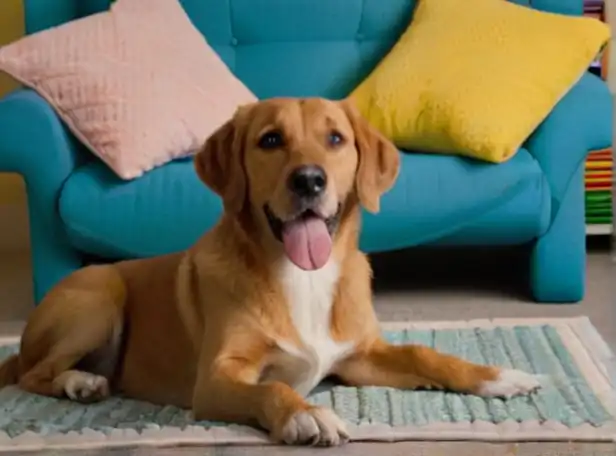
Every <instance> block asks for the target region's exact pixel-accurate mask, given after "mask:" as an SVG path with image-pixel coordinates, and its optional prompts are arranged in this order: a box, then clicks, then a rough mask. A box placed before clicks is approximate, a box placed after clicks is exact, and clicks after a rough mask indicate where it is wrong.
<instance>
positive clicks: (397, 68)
mask: <svg viewBox="0 0 616 456" xmlns="http://www.w3.org/2000/svg"><path fill="white" fill-rule="evenodd" d="M609 36H610V31H609V28H608V27H607V26H606V25H605V24H603V23H601V22H600V21H598V20H596V19H590V18H584V17H571V16H564V15H559V14H551V13H546V12H541V11H537V10H533V9H530V8H527V7H524V6H520V5H516V4H514V3H510V2H508V1H505V0H419V2H418V5H417V7H416V10H415V13H414V15H413V20H412V23H411V25H410V26H409V27H408V29H407V30H406V31H405V32H404V33H403V34H402V36H401V38H400V40H399V41H398V42H397V43H396V45H395V46H394V47H393V49H392V50H391V51H390V53H389V54H388V55H387V56H386V57H385V58H384V59H383V60H382V61H381V62H380V63H379V65H378V66H377V67H376V68H375V69H374V71H373V72H372V74H370V75H369V76H368V77H367V78H366V79H365V80H364V81H363V82H362V83H361V84H360V85H359V86H358V87H357V89H356V90H355V91H354V92H353V93H352V94H351V97H352V98H353V99H354V101H355V103H356V105H357V107H358V108H359V110H360V111H361V112H362V113H363V114H364V116H366V117H367V118H368V120H369V121H370V122H371V123H372V124H373V125H374V126H375V127H376V128H378V129H379V130H380V131H381V132H382V133H383V134H384V135H385V136H387V137H388V138H389V139H391V140H392V141H393V142H395V143H396V145H398V147H401V148H404V149H407V150H418V151H425V152H437V153H453V154H460V155H466V156H470V157H474V158H477V159H482V160H486V161H490V162H502V161H505V160H507V159H508V158H510V157H511V156H512V155H513V154H515V152H516V151H517V150H518V148H519V147H520V146H521V145H522V143H523V142H524V141H525V140H526V138H527V137H528V136H529V135H530V134H531V133H532V132H533V130H534V129H535V128H536V127H537V126H538V125H539V124H540V123H541V122H542V121H543V119H544V118H545V117H546V116H547V115H548V114H549V112H550V111H551V110H552V108H553V107H554V106H555V105H556V103H557V102H558V101H559V100H560V99H561V98H562V97H563V96H564V95H565V94H566V93H567V91H568V90H569V89H570V88H571V87H572V86H573V85H574V84H575V83H576V82H577V81H578V80H579V79H580V77H581V76H582V75H583V74H584V72H585V71H586V70H587V68H588V66H589V65H590V63H591V62H592V61H593V59H594V58H595V57H596V56H597V54H598V53H599V52H600V50H601V49H602V47H603V46H604V45H605V44H606V42H607V41H608V39H609Z"/></svg>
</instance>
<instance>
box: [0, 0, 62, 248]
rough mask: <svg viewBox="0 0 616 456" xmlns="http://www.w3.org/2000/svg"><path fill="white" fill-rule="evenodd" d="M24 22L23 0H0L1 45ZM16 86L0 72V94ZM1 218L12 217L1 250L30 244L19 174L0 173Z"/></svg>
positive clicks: (20, 32) (14, 35)
mask: <svg viewBox="0 0 616 456" xmlns="http://www.w3.org/2000/svg"><path fill="white" fill-rule="evenodd" d="M51 1H53V0H51ZM24 26H25V23H24V14H23V4H22V0H0V46H2V45H4V44H6V43H10V42H11V41H14V40H15V39H17V38H19V37H20V36H22V35H23V34H24ZM17 87H19V85H18V84H17V82H16V81H14V80H13V79H12V78H10V77H9V76H7V75H6V74H4V73H0V97H2V96H4V95H5V94H6V93H8V92H10V91H12V90H14V89H16V88H17ZM0 141H1V138H0ZM0 220H10V221H11V222H10V223H2V227H0V230H1V231H0V250H19V249H23V248H24V247H27V243H28V239H27V235H26V234H27V211H26V192H25V186H24V183H23V180H22V179H21V177H20V176H19V175H16V174H8V173H0Z"/></svg>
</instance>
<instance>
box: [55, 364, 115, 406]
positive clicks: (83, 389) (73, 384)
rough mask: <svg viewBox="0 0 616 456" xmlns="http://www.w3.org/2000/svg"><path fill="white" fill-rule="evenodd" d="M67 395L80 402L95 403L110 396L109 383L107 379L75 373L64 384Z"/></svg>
mask: <svg viewBox="0 0 616 456" xmlns="http://www.w3.org/2000/svg"><path fill="white" fill-rule="evenodd" d="M64 391H65V392H66V395H67V396H68V397H69V398H70V399H72V400H74V401H78V402H94V401H99V400H101V399H104V398H105V397H107V396H109V383H108V382H107V379H106V378H105V377H101V376H100V375H94V374H90V373H87V372H78V371H74V372H71V374H70V375H69V376H68V377H67V378H66V381H65V383H64Z"/></svg>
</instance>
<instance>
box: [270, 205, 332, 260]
mask: <svg viewBox="0 0 616 456" xmlns="http://www.w3.org/2000/svg"><path fill="white" fill-rule="evenodd" d="M341 208H342V206H341V205H339V206H338V209H337V211H336V213H335V214H334V215H332V216H330V217H323V216H322V215H320V214H319V213H317V212H316V211H314V210H312V209H307V210H305V211H302V212H300V213H299V214H297V215H295V216H294V217H293V218H290V219H289V220H282V219H280V218H279V217H277V216H276V215H275V214H274V212H273V211H272V209H271V208H270V207H269V205H267V204H266V205H265V206H263V212H264V213H265V216H266V218H267V222H268V223H269V226H270V229H271V230H272V234H273V235H274V237H275V238H276V239H277V240H279V241H280V242H282V245H283V247H284V251H285V254H286V255H287V257H288V258H289V260H291V261H292V262H293V263H294V264H295V265H296V266H297V267H298V268H301V269H304V270H306V271H313V270H316V269H320V268H322V267H323V266H324V265H325V263H327V260H329V256H330V254H331V250H332V236H333V235H334V233H335V232H336V229H337V228H338V222H339V220H340V212H341Z"/></svg>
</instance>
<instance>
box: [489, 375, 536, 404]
mask: <svg viewBox="0 0 616 456" xmlns="http://www.w3.org/2000/svg"><path fill="white" fill-rule="evenodd" d="M540 378H541V377H540V376H539V375H534V374H529V373H527V372H523V371H520V370H515V369H503V370H502V371H500V373H499V375H498V377H497V378H496V380H491V381H487V382H484V383H483V385H481V388H480V389H479V395H480V396H486V397H505V398H509V397H512V396H518V395H520V394H528V393H532V392H533V391H536V390H538V389H539V388H541V382H540Z"/></svg>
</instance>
